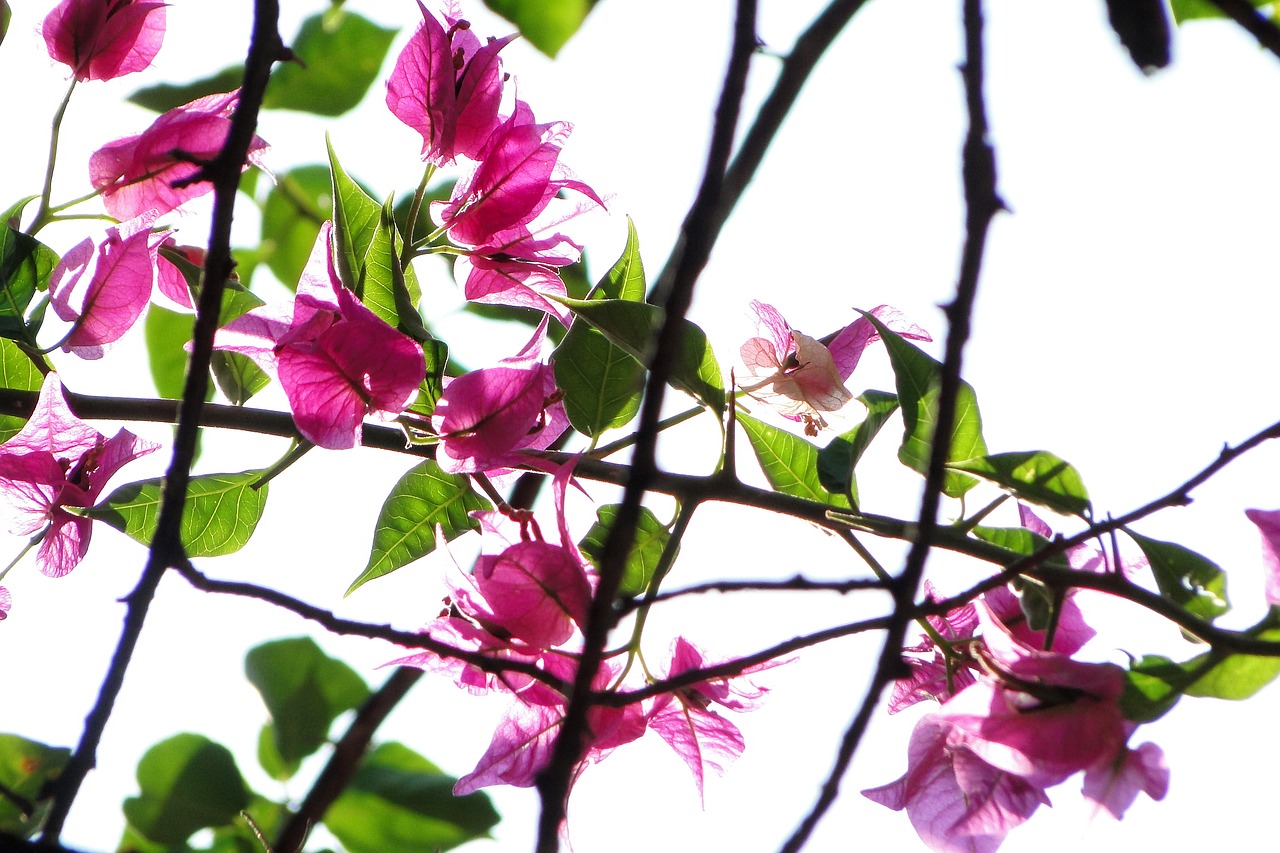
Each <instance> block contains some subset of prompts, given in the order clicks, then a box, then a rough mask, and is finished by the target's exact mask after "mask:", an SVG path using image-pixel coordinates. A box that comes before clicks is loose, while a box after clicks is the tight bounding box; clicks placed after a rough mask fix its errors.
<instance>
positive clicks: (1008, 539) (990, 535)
mask: <svg viewBox="0 0 1280 853" xmlns="http://www.w3.org/2000/svg"><path fill="white" fill-rule="evenodd" d="M973 535H974V536H977V537H978V538H979V539H982V540H984V541H986V542H990V543H992V544H994V545H999V546H1000V547H1001V548H1005V549H1008V550H1010V551H1012V552H1014V553H1015V554H1020V555H1022V556H1030V555H1031V554H1034V553H1036V552H1037V551H1039V550H1040V549H1042V548H1044V547H1045V546H1046V545H1048V544H1049V540H1048V539H1045V538H1044V537H1043V536H1041V535H1040V534H1039V533H1033V532H1031V531H1030V530H1028V529H1027V528H1025V527H983V526H981V525H979V526H977V527H975V528H973ZM1054 559H1056V560H1059V562H1061V558H1060V557H1057V558H1054ZM1048 565H1053V563H1052V562H1050V563H1048ZM1061 565H1064V566H1065V565H1066V564H1065V563H1061Z"/></svg>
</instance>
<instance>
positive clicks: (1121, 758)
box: [1084, 743, 1169, 820]
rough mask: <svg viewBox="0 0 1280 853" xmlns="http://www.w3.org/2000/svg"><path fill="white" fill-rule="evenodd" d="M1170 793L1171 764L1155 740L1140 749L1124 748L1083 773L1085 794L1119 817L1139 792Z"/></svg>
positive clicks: (1153, 795)
mask: <svg viewBox="0 0 1280 853" xmlns="http://www.w3.org/2000/svg"><path fill="white" fill-rule="evenodd" d="M1167 793H1169V766H1168V765H1167V764H1166V763H1165V760H1164V751H1163V750H1162V749H1160V747H1158V746H1156V745H1155V744H1154V743H1144V744H1142V745H1141V746H1139V747H1138V748H1137V749H1128V748H1126V749H1123V750H1121V751H1120V752H1119V753H1118V754H1117V755H1115V756H1114V757H1113V758H1111V759H1110V760H1107V761H1100V762H1098V763H1097V764H1095V765H1094V766H1093V767H1090V768H1089V769H1088V770H1086V771H1085V774H1084V796H1085V799H1087V800H1089V801H1091V802H1092V803H1093V804H1094V805H1095V806H1096V807H1097V809H1098V812H1100V813H1104V814H1107V815H1110V816H1111V817H1113V818H1115V819H1116V820H1120V819H1121V818H1122V817H1124V813H1125V812H1126V811H1128V810H1129V806H1131V805H1133V802H1134V800H1136V799H1137V798H1138V794H1146V795H1147V796H1148V797H1150V798H1151V799H1153V800H1163V799H1164V796H1165V794H1167Z"/></svg>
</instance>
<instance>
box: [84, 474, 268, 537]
mask: <svg viewBox="0 0 1280 853" xmlns="http://www.w3.org/2000/svg"><path fill="white" fill-rule="evenodd" d="M262 474H263V472H262V471H245V472H244V473H242V474H205V475H204V476H201V477H193V478H192V479H191V484H190V487H189V489H188V492H187V507H186V510H185V511H184V513H183V516H182V527H181V537H182V547H183V549H184V550H185V551H186V554H187V556H188V557H219V556H222V555H223V554H231V553H234V552H235V551H239V550H240V549H241V548H243V547H244V546H245V544H246V543H247V542H248V541H249V537H250V536H252V535H253V531H254V529H255V528H256V527H257V526H258V520H259V519H261V518H262V510H263V509H264V508H265V507H266V505H267V486H266V485H264V486H262V488H260V489H254V488H252V485H253V484H254V483H256V482H257V481H258V480H259V479H260V478H261V477H262ZM159 513H160V478H159V477H157V478H155V479H153V480H143V481H142V482H139V483H128V484H126V485H123V486H121V487H120V488H118V489H116V490H115V491H114V492H112V493H111V494H110V496H108V497H107V499H106V500H104V501H103V502H102V503H100V504H98V505H97V506H95V507H92V508H90V509H88V510H85V514H86V515H88V516H89V517H90V518H96V519H98V520H99V521H104V522H106V523H107V524H109V525H111V526H112V527H114V528H115V529H116V530H119V531H121V532H123V533H125V534H126V535H128V536H130V537H132V538H134V539H136V540H137V541H139V542H141V543H142V544H143V545H149V544H151V537H152V536H154V535H155V532H156V519H157V516H158V515H159Z"/></svg>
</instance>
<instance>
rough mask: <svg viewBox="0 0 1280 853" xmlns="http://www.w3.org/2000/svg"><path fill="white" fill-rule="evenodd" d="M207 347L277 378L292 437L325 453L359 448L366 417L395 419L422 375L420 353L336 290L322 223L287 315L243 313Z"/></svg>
mask: <svg viewBox="0 0 1280 853" xmlns="http://www.w3.org/2000/svg"><path fill="white" fill-rule="evenodd" d="M214 346H215V348H217V349H225V350H231V351H233V352H239V353H242V354H243V355H246V356H248V357H249V358H251V359H253V360H254V361H255V362H257V363H258V365H259V366H260V367H262V368H263V369H264V370H267V371H270V372H274V373H276V375H277V376H278V377H279V379H280V384H281V386H282V387H283V388H284V392H285V395H286V396H287V397H288V398H289V407H290V409H291V410H292V412H293V420H294V423H295V424H297V427H298V432H300V433H301V434H302V436H303V437H304V438H306V439H307V440H308V441H311V442H313V443H314V444H317V445H319V446H320V447H327V448H331V449H343V448H348V447H354V446H355V445H357V444H359V443H360V425H361V423H363V421H364V418H365V416H366V415H374V416H375V417H381V418H384V419H391V418H395V417H396V416H397V415H399V414H400V412H402V411H403V410H404V407H405V406H406V405H408V403H409V401H410V400H411V399H412V398H413V395H414V394H415V393H416V392H417V390H418V386H419V385H420V384H421V382H422V379H423V377H424V376H425V375H426V362H425V360H424V359H423V355H422V348H421V347H420V346H418V344H417V343H416V342H415V341H413V340H412V339H411V338H409V337H408V336H406V335H403V334H401V333H400V332H398V331H396V330H395V329H393V328H391V326H389V325H387V324H386V323H385V322H384V321H383V320H382V319H381V318H379V317H378V316H377V315H376V314H374V313H373V312H372V311H370V310H369V309H368V308H366V307H365V306H364V305H363V304H362V303H361V302H360V300H358V299H357V298H356V297H355V294H353V293H351V291H349V290H347V289H345V288H344V287H343V286H342V285H341V283H340V281H339V278H338V274H337V271H336V270H335V268H334V262H333V249H332V225H331V223H327V222H326V223H325V224H324V225H323V226H321V228H320V234H319V236H318V237H317V238H316V243H315V247H314V248H313V249H312V251H311V258H310V259H309V260H308V261H307V266H306V268H305V270H304V271H303V273H302V278H301V279H300V280H299V282H298V291H297V296H296V298H295V299H294V302H293V307H292V310H291V311H289V310H288V308H287V306H286V307H285V308H283V309H282V308H281V307H280V306H264V307H263V308H259V309H255V310H253V311H250V312H249V313H248V314H245V315H244V316H242V317H239V318H237V319H236V320H233V321H232V322H231V323H229V324H227V326H225V327H224V328H223V329H221V330H219V332H218V334H217V336H216V337H215V338H214Z"/></svg>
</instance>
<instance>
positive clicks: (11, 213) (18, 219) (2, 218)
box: [0, 195, 40, 231]
mask: <svg viewBox="0 0 1280 853" xmlns="http://www.w3.org/2000/svg"><path fill="white" fill-rule="evenodd" d="M38 198H40V196H38V195H26V196H23V197H22V198H20V199H18V200H17V201H15V202H14V203H13V204H11V205H9V209H8V210H6V211H5V212H4V213H0V225H8V226H9V227H10V228H12V229H14V230H15V231H20V230H22V211H24V210H26V208H27V205H29V204H31V202H33V201H35V200H36V199H38Z"/></svg>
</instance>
